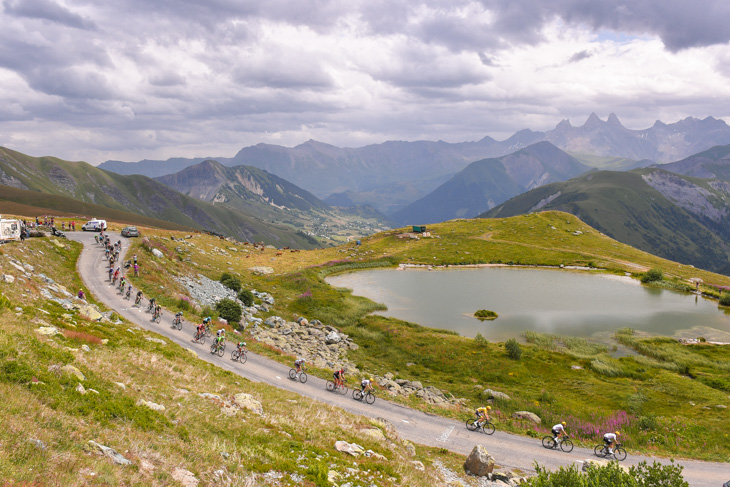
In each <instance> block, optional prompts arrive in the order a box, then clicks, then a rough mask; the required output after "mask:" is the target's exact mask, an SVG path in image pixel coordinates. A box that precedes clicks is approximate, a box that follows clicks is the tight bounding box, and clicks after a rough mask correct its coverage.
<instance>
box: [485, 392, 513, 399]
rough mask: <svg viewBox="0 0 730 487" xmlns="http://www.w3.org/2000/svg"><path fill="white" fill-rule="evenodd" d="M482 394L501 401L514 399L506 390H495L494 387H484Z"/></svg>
mask: <svg viewBox="0 0 730 487" xmlns="http://www.w3.org/2000/svg"><path fill="white" fill-rule="evenodd" d="M482 396H484V397H486V398H494V399H498V400H501V401H509V400H511V399H512V398H511V397H509V396H508V395H507V394H505V393H504V392H499V391H493V390H492V389H484V390H483V391H482Z"/></svg>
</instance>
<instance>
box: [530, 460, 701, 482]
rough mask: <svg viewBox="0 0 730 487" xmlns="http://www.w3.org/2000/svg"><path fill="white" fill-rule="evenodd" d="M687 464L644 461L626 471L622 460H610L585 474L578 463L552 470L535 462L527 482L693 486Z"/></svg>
mask: <svg viewBox="0 0 730 487" xmlns="http://www.w3.org/2000/svg"><path fill="white" fill-rule="evenodd" d="M682 469H683V467H681V466H679V465H675V464H674V460H672V463H671V464H669V465H662V464H661V463H659V462H654V463H653V464H652V465H649V464H647V463H646V462H641V463H639V464H638V465H637V466H635V467H631V468H630V469H629V471H628V472H626V471H624V470H623V469H622V468H621V467H620V466H619V464H618V462H615V461H614V462H609V463H608V464H607V465H598V466H594V467H591V468H590V469H588V471H587V472H586V473H585V474H583V473H581V472H580V470H578V467H576V466H575V465H570V466H568V467H560V468H558V470H555V471H552V472H551V471H549V470H546V469H545V468H544V467H541V466H540V465H537V464H536V465H535V471H536V472H537V475H536V476H535V477H532V478H530V479H528V481H527V483H526V484H523V485H529V486H531V487H554V486H557V485H559V486H561V487H592V486H595V485H610V486H611V487H661V486H667V487H689V483H687V482H686V481H685V480H684V478H683V477H682Z"/></svg>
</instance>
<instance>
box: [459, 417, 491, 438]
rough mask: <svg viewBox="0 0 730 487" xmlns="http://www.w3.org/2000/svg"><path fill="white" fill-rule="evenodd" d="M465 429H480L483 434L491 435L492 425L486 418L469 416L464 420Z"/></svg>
mask: <svg viewBox="0 0 730 487" xmlns="http://www.w3.org/2000/svg"><path fill="white" fill-rule="evenodd" d="M466 429H468V430H469V431H476V430H478V429H481V430H482V433H484V434H485V435H491V434H493V433H494V425H493V424H492V422H491V421H489V420H488V419H481V418H471V419H469V420H467V422H466Z"/></svg>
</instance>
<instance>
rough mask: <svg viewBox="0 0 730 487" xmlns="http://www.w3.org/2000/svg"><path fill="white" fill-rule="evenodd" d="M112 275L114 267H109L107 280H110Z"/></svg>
mask: <svg viewBox="0 0 730 487" xmlns="http://www.w3.org/2000/svg"><path fill="white" fill-rule="evenodd" d="M112 274H114V266H109V280H110V281H111V280H112Z"/></svg>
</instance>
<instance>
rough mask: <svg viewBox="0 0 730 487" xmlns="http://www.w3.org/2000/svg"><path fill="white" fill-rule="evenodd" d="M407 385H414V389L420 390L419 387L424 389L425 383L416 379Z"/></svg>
mask: <svg viewBox="0 0 730 487" xmlns="http://www.w3.org/2000/svg"><path fill="white" fill-rule="evenodd" d="M406 387H412V388H413V389H416V390H419V389H423V384H421V381H418V380H414V381H412V382H410V383H408V384H406Z"/></svg>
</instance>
